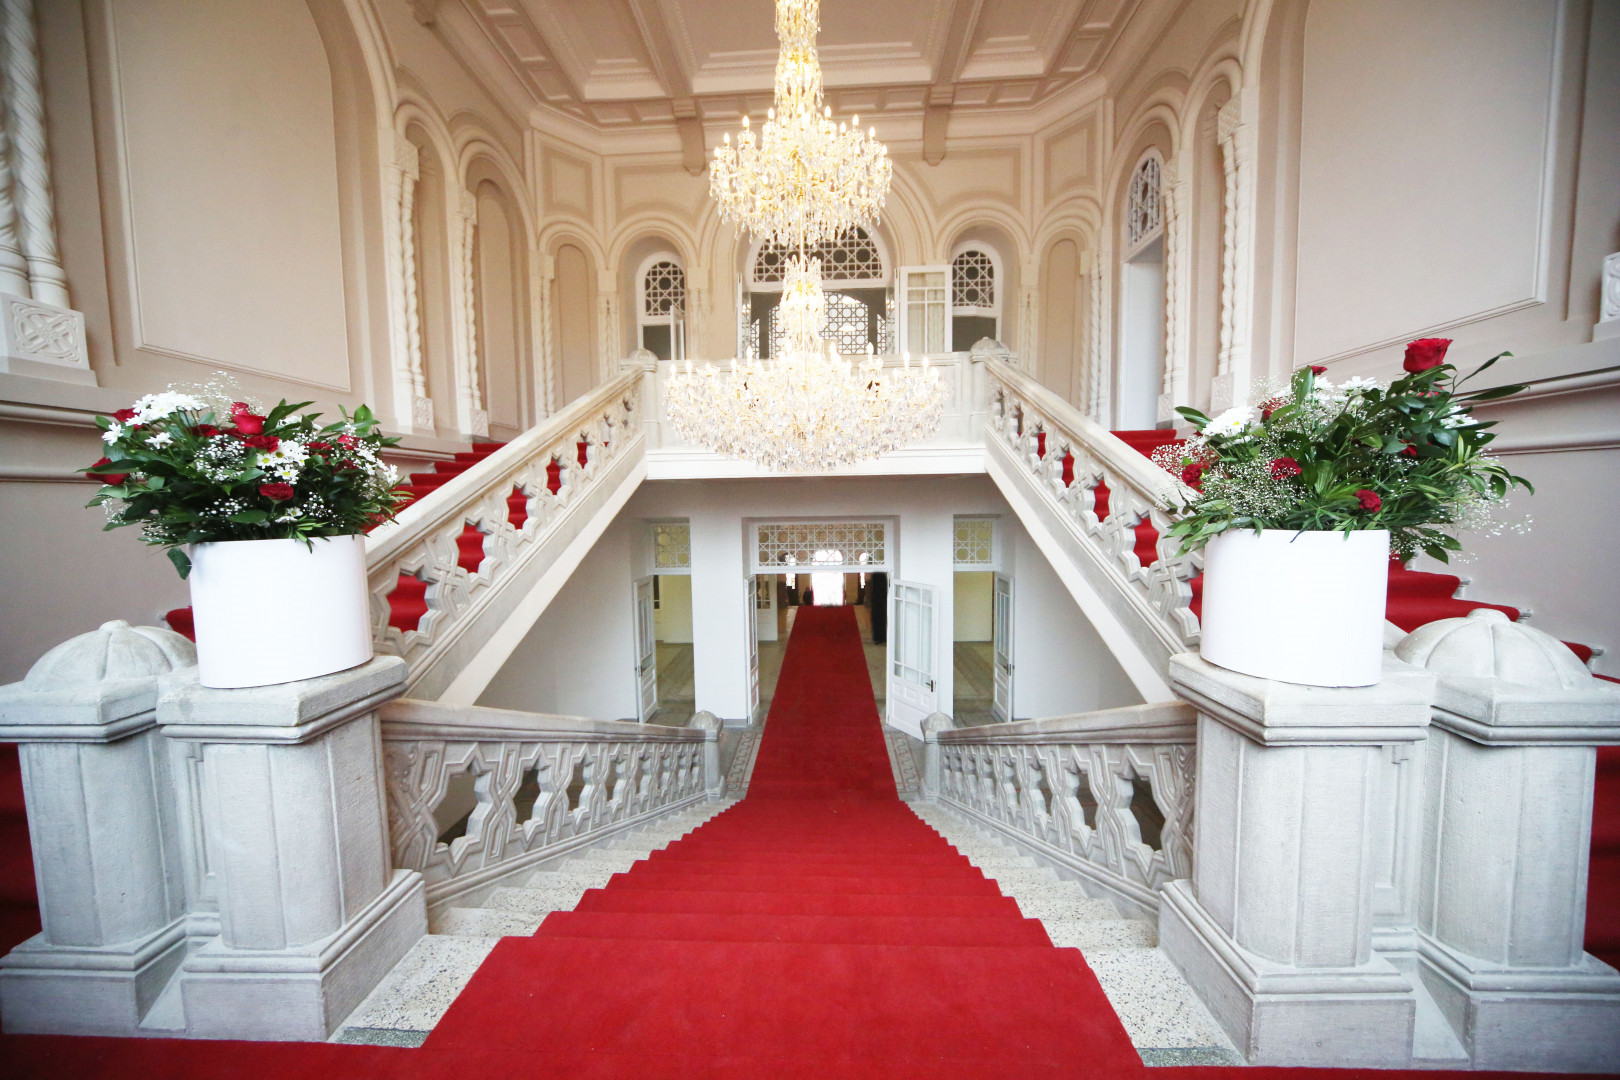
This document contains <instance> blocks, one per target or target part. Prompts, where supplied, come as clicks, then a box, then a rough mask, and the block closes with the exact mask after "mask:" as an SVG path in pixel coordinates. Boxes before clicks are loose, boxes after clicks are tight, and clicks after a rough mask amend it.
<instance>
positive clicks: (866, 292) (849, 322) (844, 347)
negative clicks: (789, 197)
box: [743, 228, 891, 356]
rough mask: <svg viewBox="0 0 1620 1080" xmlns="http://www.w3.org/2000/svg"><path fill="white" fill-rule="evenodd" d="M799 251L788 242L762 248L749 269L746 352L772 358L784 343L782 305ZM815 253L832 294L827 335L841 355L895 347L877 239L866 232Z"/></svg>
mask: <svg viewBox="0 0 1620 1080" xmlns="http://www.w3.org/2000/svg"><path fill="white" fill-rule="evenodd" d="M795 251H796V249H794V248H792V247H789V246H786V245H783V244H771V243H767V244H761V245H760V246H759V247H758V249H757V250H756V251H755V252H754V256H753V258H752V260H751V261H750V263H749V267H748V289H749V292H748V296H747V299H746V303H747V315H746V324H745V326H744V327H743V342H744V346H743V347H744V348H757V349H758V350H759V352H760V353H761V355H764V356H770V355H772V354H773V353H774V352H775V351H776V350H777V349H778V348H779V347H780V345H781V336H782V335H781V331H780V330H779V329H778V328H777V326H776V320H775V314H776V306H777V304H779V303H780V302H781V300H782V279H783V277H784V276H785V275H786V273H787V261H788V258H789V256H791V255H793V254H794V253H795ZM809 255H810V257H811V258H814V259H820V260H821V280H822V284H823V285H824V286H825V287H826V293H827V328H826V330H825V331H824V332H823V334H822V336H823V337H825V338H827V339H829V340H831V341H833V342H835V343H836V344H837V346H838V349H839V351H840V352H846V353H854V352H865V351H866V347H867V346H868V345H871V346H872V347H873V349H874V350H876V351H877V352H886V351H888V349H889V348H890V337H891V333H890V324H889V312H888V305H889V294H888V287H887V286H888V272H887V263H886V262H885V259H884V256H883V251H882V249H881V248H880V247H879V246H878V243H877V240H876V239H875V238H874V237H873V236H872V235H871V234H870V233H868V232H867V231H866V230H865V229H862V228H853V229H850V230H848V231H847V232H845V233H843V234H841V235H839V236H836V237H834V238H832V239H831V240H824V241H822V242H821V243H819V244H816V245H815V246H813V247H812V248H811V249H810V251H809Z"/></svg>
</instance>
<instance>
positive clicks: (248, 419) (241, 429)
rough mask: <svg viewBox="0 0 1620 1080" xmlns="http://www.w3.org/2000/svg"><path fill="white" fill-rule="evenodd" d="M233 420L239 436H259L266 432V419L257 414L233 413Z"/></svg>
mask: <svg viewBox="0 0 1620 1080" xmlns="http://www.w3.org/2000/svg"><path fill="white" fill-rule="evenodd" d="M231 420H232V421H233V422H234V423H235V424H236V433H237V434H238V435H259V434H262V433H263V432H264V417H262V416H259V415H257V414H255V413H249V412H245V413H232V414H231Z"/></svg>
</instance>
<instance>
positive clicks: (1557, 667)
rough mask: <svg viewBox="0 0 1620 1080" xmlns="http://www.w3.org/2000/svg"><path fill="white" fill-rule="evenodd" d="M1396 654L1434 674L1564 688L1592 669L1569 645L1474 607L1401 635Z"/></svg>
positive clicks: (1581, 684)
mask: <svg viewBox="0 0 1620 1080" xmlns="http://www.w3.org/2000/svg"><path fill="white" fill-rule="evenodd" d="M1395 655H1396V656H1397V657H1399V658H1400V659H1401V660H1404V661H1405V662H1406V663H1408V664H1414V665H1416V666H1418V667H1423V668H1428V669H1429V670H1430V671H1432V672H1434V673H1435V674H1437V675H1455V676H1461V677H1463V678H1473V679H1501V680H1503V681H1505V682H1511V683H1518V684H1520V685H1521V686H1544V687H1559V688H1561V689H1564V690H1579V689H1583V688H1586V687H1590V686H1591V685H1592V674H1591V672H1589V671H1587V670H1586V665H1585V664H1583V663H1581V661H1580V658H1579V657H1577V656H1576V655H1575V654H1574V653H1573V652H1571V651H1570V648H1569V646H1568V645H1565V644H1564V643H1563V642H1562V641H1559V640H1558V639H1557V638H1555V637H1553V636H1552V635H1550V634H1544V633H1542V632H1541V631H1540V630H1535V629H1532V628H1531V627H1528V626H1525V625H1524V624H1523V623H1516V622H1514V621H1513V620H1511V619H1509V618H1508V617H1507V616H1506V615H1504V614H1503V613H1502V612H1500V611H1497V610H1496V609H1495V608H1476V609H1475V610H1473V611H1470V612H1469V613H1468V616H1467V617H1466V618H1462V619H1438V620H1436V621H1434V622H1432V623H1427V624H1425V625H1423V626H1420V627H1418V628H1417V629H1416V630H1414V631H1412V632H1411V633H1410V634H1407V635H1406V637H1404V638H1402V639H1401V642H1400V644H1398V645H1396V646H1395Z"/></svg>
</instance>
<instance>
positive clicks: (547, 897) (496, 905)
mask: <svg viewBox="0 0 1620 1080" xmlns="http://www.w3.org/2000/svg"><path fill="white" fill-rule="evenodd" d="M537 876H538V875H537ZM591 888H596V886H591ZM583 895H585V890H584V889H573V888H566V887H562V888H559V887H557V886H552V885H546V884H541V885H534V886H527V887H525V886H521V885H503V886H501V887H500V888H498V889H496V890H495V891H494V892H492V893H490V894H489V898H488V899H487V900H485V901H484V907H485V908H487V909H490V910H493V911H515V912H521V913H522V914H525V915H537V916H542V917H543V916H546V915H549V914H550V913H551V912H553V911H573V910H574V905H575V904H578V903H579V898H580V897H581V896H583Z"/></svg>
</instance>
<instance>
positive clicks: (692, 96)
mask: <svg viewBox="0 0 1620 1080" xmlns="http://www.w3.org/2000/svg"><path fill="white" fill-rule="evenodd" d="M1141 2H1142V0H822V3H821V35H820V38H819V45H820V53H821V66H822V72H823V79H824V82H825V85H826V87H827V99H828V103H829V104H830V105H831V106H832V107H833V110H834V111H835V112H836V113H838V114H840V115H847V114H850V113H863V114H869V115H874V116H875V115H879V114H884V113H916V112H920V111H922V110H923V109H924V108H925V107H926V106H928V105H936V106H937V105H949V106H950V107H951V108H952V109H968V110H978V109H996V108H1024V107H1028V106H1030V105H1033V104H1036V103H1038V102H1040V101H1042V100H1043V99H1045V98H1046V97H1048V96H1050V95H1051V94H1053V93H1055V92H1057V91H1059V90H1061V89H1063V88H1064V87H1066V86H1069V85H1070V84H1072V83H1074V82H1075V81H1077V80H1079V79H1081V78H1084V77H1085V76H1087V75H1089V74H1092V73H1093V72H1095V71H1096V70H1097V69H1098V67H1099V66H1100V65H1101V63H1102V62H1103V60H1104V58H1105V57H1106V56H1107V55H1108V53H1109V50H1110V49H1112V48H1113V47H1114V45H1115V44H1116V42H1117V41H1118V39H1119V36H1120V33H1121V31H1122V30H1123V28H1124V26H1125V24H1126V23H1127V22H1128V21H1129V19H1130V16H1131V15H1132V13H1133V12H1135V10H1136V9H1137V7H1138V6H1139V5H1140V3H1141ZM463 3H464V4H465V7H466V9H467V10H468V11H469V12H470V13H471V15H472V17H473V19H474V20H475V22H476V23H477V25H478V27H479V29H480V30H481V31H482V33H483V35H484V36H486V37H487V41H488V44H489V45H490V46H493V48H494V50H495V51H496V52H497V53H499V55H500V56H501V58H502V59H503V60H504V62H505V64H506V65H507V67H509V68H510V69H511V74H512V75H515V76H516V78H517V81H518V82H519V83H520V84H521V85H522V86H523V87H524V88H525V90H526V91H527V92H528V94H529V95H530V96H531V98H532V102H531V103H532V104H534V105H539V106H547V107H550V108H553V109H557V110H559V111H561V112H563V113H566V114H568V115H571V116H575V117H577V118H579V119H581V120H584V121H587V122H589V123H592V124H594V125H596V126H597V127H599V128H603V129H626V128H634V127H638V126H641V127H644V126H657V125H668V124H670V123H672V122H674V121H675V120H676V119H677V118H682V119H685V118H691V117H696V118H699V119H703V118H714V119H723V120H727V121H729V120H734V119H735V118H736V117H737V116H738V114H739V113H742V112H750V113H753V114H756V115H757V114H759V113H761V112H763V111H764V109H765V108H766V107H767V106H768V105H769V104H770V99H771V84H772V75H773V72H774V70H775V64H776V49H777V41H776V33H775V24H774V21H773V20H774V15H773V4H772V0H463ZM420 6H421V5H419V8H420ZM426 6H428V7H430V8H432V7H437V6H438V5H436V4H430V5H426ZM479 52H482V53H483V55H484V56H485V57H487V56H488V55H489V54H488V52H487V51H485V50H483V49H480V50H479ZM466 59H468V60H469V61H471V60H473V59H474V58H473V57H471V56H469V57H466Z"/></svg>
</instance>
